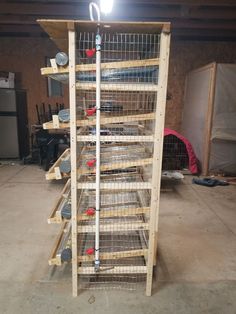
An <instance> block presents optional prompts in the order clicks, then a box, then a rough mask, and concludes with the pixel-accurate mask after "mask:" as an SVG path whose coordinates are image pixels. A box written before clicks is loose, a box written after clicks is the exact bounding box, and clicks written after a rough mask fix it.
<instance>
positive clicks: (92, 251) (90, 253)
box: [86, 247, 94, 255]
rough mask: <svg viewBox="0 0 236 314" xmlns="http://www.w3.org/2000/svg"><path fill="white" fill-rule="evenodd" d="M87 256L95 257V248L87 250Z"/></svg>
mask: <svg viewBox="0 0 236 314" xmlns="http://www.w3.org/2000/svg"><path fill="white" fill-rule="evenodd" d="M86 254H87V255H93V254H94V248H92V247H90V248H88V249H87V250H86Z"/></svg>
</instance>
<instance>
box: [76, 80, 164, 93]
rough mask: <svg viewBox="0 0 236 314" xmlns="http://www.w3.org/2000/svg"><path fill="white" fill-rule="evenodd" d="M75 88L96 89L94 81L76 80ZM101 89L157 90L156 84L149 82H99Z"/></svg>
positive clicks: (120, 90)
mask: <svg viewBox="0 0 236 314" xmlns="http://www.w3.org/2000/svg"><path fill="white" fill-rule="evenodd" d="M76 89H77V90H90V91H91V90H93V91H95V90H96V83H95V82H83V83H81V82H77V83H76ZM101 91H112V92H113V91H114V92H115V91H118V92H157V91H158V86H157V85H156V84H151V83H126V82H124V83H101Z"/></svg>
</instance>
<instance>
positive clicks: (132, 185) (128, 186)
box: [77, 181, 152, 191]
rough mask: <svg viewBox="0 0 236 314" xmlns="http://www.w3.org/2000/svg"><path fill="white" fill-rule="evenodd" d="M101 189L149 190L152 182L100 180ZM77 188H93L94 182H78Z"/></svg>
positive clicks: (94, 186)
mask: <svg viewBox="0 0 236 314" xmlns="http://www.w3.org/2000/svg"><path fill="white" fill-rule="evenodd" d="M100 186H101V190H117V191H123V190H125V191H135V190H150V189H151V188H152V184H151V183H150V182H142V181H140V182H102V183H101V185H100ZM77 188H78V189H88V190H95V188H96V184H95V183H90V182H78V184H77Z"/></svg>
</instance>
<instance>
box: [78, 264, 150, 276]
mask: <svg viewBox="0 0 236 314" xmlns="http://www.w3.org/2000/svg"><path fill="white" fill-rule="evenodd" d="M146 272H147V267H146V266H107V267H101V269H100V273H101V274H104V275H105V274H108V275H110V274H112V275H116V274H118V275H119V274H146ZM78 274H79V275H95V274H96V272H95V270H94V267H78Z"/></svg>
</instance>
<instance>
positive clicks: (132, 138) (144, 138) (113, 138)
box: [77, 135, 153, 143]
mask: <svg viewBox="0 0 236 314" xmlns="http://www.w3.org/2000/svg"><path fill="white" fill-rule="evenodd" d="M100 140H101V142H129V143H130V142H142V143H145V142H153V136H152V135H101V137H100ZM77 141H78V142H95V141H96V136H95V135H77Z"/></svg>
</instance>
